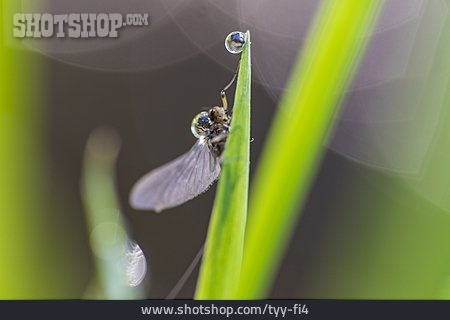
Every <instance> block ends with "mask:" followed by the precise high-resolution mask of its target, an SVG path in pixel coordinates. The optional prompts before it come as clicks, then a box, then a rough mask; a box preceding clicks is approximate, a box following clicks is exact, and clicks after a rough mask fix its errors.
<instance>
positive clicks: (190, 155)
mask: <svg viewBox="0 0 450 320" xmlns="http://www.w3.org/2000/svg"><path fill="white" fill-rule="evenodd" d="M219 174H220V161H219V159H218V158H216V157H214V155H213V154H212V153H211V151H210V150H209V147H208V144H207V143H206V141H205V139H204V138H200V139H198V140H197V142H196V143H195V144H194V146H193V147H192V148H191V149H190V150H189V151H188V152H186V153H185V154H183V155H181V156H179V157H178V158H176V159H175V160H172V161H171V162H169V163H167V164H165V165H163V166H161V167H159V168H156V169H154V170H152V171H150V172H149V173H147V174H146V175H145V176H143V177H142V178H141V179H140V180H139V181H138V182H136V184H135V185H134V187H133V189H132V190H131V194H130V204H131V206H132V207H133V208H135V209H147V210H154V211H156V212H160V211H161V210H164V209H168V208H172V207H175V206H177V205H180V204H182V203H184V202H186V201H188V200H190V199H192V198H194V197H196V196H197V195H199V194H201V193H203V192H205V191H206V190H208V188H209V187H210V186H211V184H212V183H213V182H214V181H215V180H217V179H218V177H219Z"/></svg>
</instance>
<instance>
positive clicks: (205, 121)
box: [191, 111, 211, 138]
mask: <svg viewBox="0 0 450 320" xmlns="http://www.w3.org/2000/svg"><path fill="white" fill-rule="evenodd" d="M210 126H211V121H210V120H209V115H208V112H206V111H202V112H200V113H199V114H197V115H196V116H195V117H194V119H192V123H191V131H192V134H193V135H194V137H196V138H199V137H200V136H202V135H205V134H206V132H207V130H208V129H209V127H210Z"/></svg>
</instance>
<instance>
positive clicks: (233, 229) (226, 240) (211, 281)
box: [195, 31, 251, 299]
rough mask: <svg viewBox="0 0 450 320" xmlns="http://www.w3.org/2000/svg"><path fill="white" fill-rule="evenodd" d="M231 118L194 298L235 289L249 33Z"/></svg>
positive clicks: (246, 152)
mask: <svg viewBox="0 0 450 320" xmlns="http://www.w3.org/2000/svg"><path fill="white" fill-rule="evenodd" d="M241 54H242V56H241V63H240V68H239V75H238V81H237V85H236V95H235V99H234V109H233V120H232V122H231V128H230V135H229V137H228V141H227V146H226V149H225V151H224V155H223V166H222V173H221V177H220V181H219V185H218V189H217V194H216V199H215V202H214V208H213V212H212V216H211V221H210V224H209V229H208V236H207V239H206V247H205V255H204V258H203V262H202V267H201V271H200V277H199V281H198V284H197V291H196V295H195V298H196V299H226V298H230V297H231V295H232V294H233V293H234V292H235V290H236V288H237V283H238V280H239V270H240V268H241V262H242V251H243V241H244V231H245V224H246V218H247V197H248V177H249V162H250V89H251V57H250V33H249V32H248V31H247V43H246V45H245V47H244V50H243V52H242V53H241Z"/></svg>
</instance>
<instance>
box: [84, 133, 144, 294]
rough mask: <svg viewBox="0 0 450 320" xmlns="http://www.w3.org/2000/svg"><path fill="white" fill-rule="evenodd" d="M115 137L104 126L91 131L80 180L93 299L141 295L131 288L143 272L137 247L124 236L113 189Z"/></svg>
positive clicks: (123, 225) (117, 148)
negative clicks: (94, 286) (95, 287)
mask: <svg viewBox="0 0 450 320" xmlns="http://www.w3.org/2000/svg"><path fill="white" fill-rule="evenodd" d="M119 145H120V141H119V137H118V136H117V134H116V133H115V132H114V131H112V130H110V129H108V128H101V129H97V130H96V131H94V132H93V133H92V134H91V135H90V137H89V140H88V143H87V146H86V151H85V159H84V170H83V180H82V196H83V201H84V205H85V208H86V216H87V220H88V228H89V235H90V244H91V248H92V252H93V254H94V257H95V265H96V269H97V272H96V274H97V281H98V284H99V289H100V291H101V292H99V293H100V296H96V298H102V299H138V298H143V297H144V295H143V291H142V288H140V287H138V288H134V286H136V285H138V284H139V283H140V281H142V279H143V277H144V276H145V272H146V269H147V268H146V261H145V257H144V256H143V254H142V251H141V250H140V248H139V246H138V245H137V244H136V243H134V242H132V241H131V240H130V238H129V236H128V233H127V228H126V223H125V221H124V218H123V217H122V213H121V210H120V205H119V201H118V197H117V194H116V189H115V186H116V185H115V163H116V158H117V155H118V153H119Z"/></svg>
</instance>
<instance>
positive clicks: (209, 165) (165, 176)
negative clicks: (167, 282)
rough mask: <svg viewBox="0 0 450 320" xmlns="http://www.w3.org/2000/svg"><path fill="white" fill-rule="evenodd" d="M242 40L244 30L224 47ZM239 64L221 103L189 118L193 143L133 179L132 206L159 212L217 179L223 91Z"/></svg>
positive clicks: (224, 121) (227, 119) (226, 117)
mask: <svg viewBox="0 0 450 320" xmlns="http://www.w3.org/2000/svg"><path fill="white" fill-rule="evenodd" d="M245 40H246V39H245V34H244V33H242V32H239V31H235V32H232V33H230V34H229V35H228V36H227V38H226V39H225V47H226V48H227V50H228V51H229V52H231V53H233V54H239V53H241V52H242V50H243V47H244V44H245ZM239 64H240V61H239V63H238V66H237V69H236V72H235V73H234V75H233V78H232V79H231V81H230V83H228V84H227V85H226V86H225V88H224V89H223V90H222V91H221V93H220V97H221V100H222V106H221V107H219V106H214V107H212V108H211V109H209V110H208V111H202V112H200V113H199V114H197V115H196V116H195V117H194V119H193V120H192V123H191V131H192V134H193V135H194V136H195V137H196V138H197V141H196V143H195V144H194V146H193V147H192V148H191V149H190V150H189V151H188V152H186V153H185V154H183V155H181V156H179V157H178V158H176V159H174V160H172V161H170V162H169V163H167V164H165V165H163V166H161V167H159V168H156V169H154V170H152V171H150V172H149V173H147V174H146V175H144V176H143V177H142V178H141V179H140V180H138V181H137V182H136V184H135V185H134V187H133V189H132V190H131V194H130V204H131V206H132V207H133V208H135V209H146V210H154V211H156V212H160V211H162V210H164V209H168V208H172V207H175V206H177V205H180V204H182V203H184V202H186V201H188V200H191V199H192V198H194V197H196V196H198V195H199V194H201V193H203V192H205V191H206V190H208V188H209V187H210V186H211V185H212V184H213V183H214V181H216V180H217V179H218V178H219V175H220V171H221V156H222V153H223V150H224V148H225V143H226V140H227V137H228V133H229V128H230V123H231V118H232V112H233V108H232V107H230V108H229V107H228V101H227V96H226V91H227V90H228V89H229V88H230V87H231V85H232V84H233V83H234V82H235V80H236V78H237V75H238V70H239Z"/></svg>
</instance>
